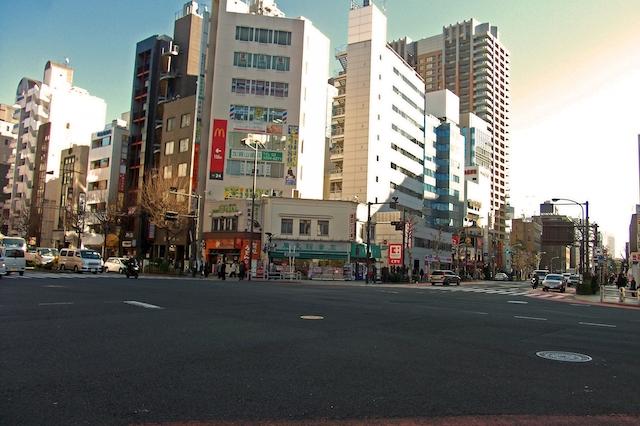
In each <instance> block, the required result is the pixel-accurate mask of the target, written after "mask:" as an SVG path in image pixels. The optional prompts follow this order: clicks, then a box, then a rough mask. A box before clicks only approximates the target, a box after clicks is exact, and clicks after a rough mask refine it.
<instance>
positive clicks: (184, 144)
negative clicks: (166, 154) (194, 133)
mask: <svg viewBox="0 0 640 426" xmlns="http://www.w3.org/2000/svg"><path fill="white" fill-rule="evenodd" d="M187 151H189V138H184V139H180V152H187Z"/></svg>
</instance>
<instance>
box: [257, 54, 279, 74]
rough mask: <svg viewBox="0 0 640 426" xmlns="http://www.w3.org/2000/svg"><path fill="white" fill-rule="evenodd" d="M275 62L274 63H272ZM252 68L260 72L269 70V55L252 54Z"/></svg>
mask: <svg viewBox="0 0 640 426" xmlns="http://www.w3.org/2000/svg"><path fill="white" fill-rule="evenodd" d="M274 62H275V61H274ZM253 67H254V68H257V69H260V70H268V69H270V68H271V55H265V54H263V53H254V54H253Z"/></svg>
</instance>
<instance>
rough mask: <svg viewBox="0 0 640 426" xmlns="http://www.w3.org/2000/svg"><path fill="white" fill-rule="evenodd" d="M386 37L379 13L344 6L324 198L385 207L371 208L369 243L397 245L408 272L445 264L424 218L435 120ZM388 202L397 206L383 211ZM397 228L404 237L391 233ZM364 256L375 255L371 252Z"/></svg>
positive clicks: (431, 195) (442, 238)
mask: <svg viewBox="0 0 640 426" xmlns="http://www.w3.org/2000/svg"><path fill="white" fill-rule="evenodd" d="M386 37H387V18H386V16H385V15H384V13H383V12H382V11H381V10H380V9H379V8H378V7H377V6H376V5H375V4H373V3H371V2H369V1H364V2H363V3H362V5H361V6H360V5H356V4H355V3H352V7H351V10H350V11H349V31H348V45H347V48H346V50H345V51H343V52H340V53H339V54H338V55H337V59H338V60H339V62H340V64H341V66H342V68H343V69H342V70H341V71H340V72H339V74H338V76H336V77H335V78H334V79H333V83H334V86H335V87H336V88H337V90H338V95H337V96H335V97H334V101H333V117H332V123H331V126H332V140H331V148H330V156H329V165H328V166H327V174H328V176H329V177H328V180H329V188H328V191H326V194H327V197H328V198H330V199H341V200H358V201H359V202H362V203H365V202H371V203H387V204H373V205H372V206H371V211H372V213H373V220H372V222H374V224H373V225H372V226H371V233H372V238H371V241H372V243H374V244H376V245H378V244H381V245H383V246H384V245H386V243H388V244H401V243H402V242H403V240H404V242H405V243H406V251H405V255H404V258H403V259H402V260H403V261H404V264H405V265H406V266H407V267H409V268H410V269H413V270H416V271H418V270H419V269H424V270H428V269H429V268H430V267H439V266H444V265H450V264H451V261H452V259H451V232H450V231H449V230H448V229H445V228H444V227H442V228H440V229H437V228H435V227H433V226H430V224H429V223H428V222H427V217H426V216H425V213H426V212H427V211H429V208H430V205H429V203H430V202H433V201H434V200H436V198H437V197H438V195H437V193H438V188H437V181H436V170H437V164H436V162H437V161H438V158H437V153H436V128H437V127H438V126H440V125H441V121H440V119H439V118H437V117H435V116H434V115H431V114H429V113H428V112H427V111H425V109H426V105H427V102H426V96H425V90H424V80H423V79H422V78H421V76H420V75H418V73H416V71H415V70H414V69H413V68H412V67H411V66H410V65H409V64H408V63H407V62H405V60H403V59H402V58H401V57H400V56H399V55H398V54H397V53H396V52H395V51H394V50H393V49H392V48H391V47H390V46H389V45H388V43H387V39H386ZM453 98H455V95H453V94H452V93H449V99H450V100H451V102H450V103H449V104H447V103H445V102H443V104H442V105H443V108H446V107H447V106H448V107H449V110H448V111H450V114H448V115H452V116H453V115H457V114H458V110H457V104H455V106H456V107H455V111H453V110H452V109H451V106H452V105H454V103H455V102H453ZM446 115H447V113H446V112H443V117H444V116H446ZM454 126H455V127H456V128H457V124H454ZM455 132H456V130H454V133H455ZM461 139H462V136H461V135H460V131H459V129H458V130H457V136H455V135H454V140H455V141H454V145H455V147H454V150H453V151H454V152H455V154H454V155H455V156H456V158H457V160H455V161H457V162H458V163H459V166H460V167H459V170H458V180H459V182H454V183H453V185H455V186H457V187H458V194H457V197H458V201H459V202H458V208H461V207H462V206H461V204H462V201H461V197H462V195H463V194H462V191H463V171H464V170H463V165H464V158H463V143H462V141H461ZM448 172H449V170H447V171H446V173H448ZM447 191H448V189H447ZM452 191H453V189H452ZM396 197H397V206H391V205H389V203H390V202H392V201H393V200H394V199H395V198H396ZM393 207H395V208H393ZM403 222H404V223H405V236H404V238H403V236H402V235H403V234H402V231H401V230H400V229H399V228H401V227H402V223H403ZM385 241H386V243H385ZM371 251H372V256H373V257H377V255H376V251H377V250H376V247H375V246H373V247H372V250H371ZM386 254H387V253H386V252H382V253H381V255H382V257H383V258H382V259H381V260H382V264H387V261H386V259H384V257H386Z"/></svg>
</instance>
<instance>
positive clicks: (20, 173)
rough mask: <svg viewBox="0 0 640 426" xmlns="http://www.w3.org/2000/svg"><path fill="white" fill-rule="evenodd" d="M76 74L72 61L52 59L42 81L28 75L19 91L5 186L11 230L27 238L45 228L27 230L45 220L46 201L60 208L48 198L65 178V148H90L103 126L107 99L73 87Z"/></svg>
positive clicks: (34, 235)
mask: <svg viewBox="0 0 640 426" xmlns="http://www.w3.org/2000/svg"><path fill="white" fill-rule="evenodd" d="M73 74H74V70H73V68H71V67H70V66H69V65H68V64H58V63H54V62H51V61H49V62H47V64H46V65H45V69H44V78H43V80H42V81H36V80H32V79H28V78H23V79H22V80H21V81H20V83H19V84H18V88H17V91H16V105H15V106H16V111H15V113H14V117H15V118H16V119H17V120H18V124H17V125H15V126H14V132H15V134H16V135H17V146H16V152H15V167H14V170H13V176H12V177H11V179H10V182H9V185H8V188H7V189H6V190H5V191H6V192H7V193H10V200H9V201H8V203H9V210H10V212H11V215H10V221H9V232H10V233H13V234H26V233H27V232H29V233H31V235H23V236H26V237H28V238H35V239H36V242H37V243H38V244H39V243H40V240H41V239H42V236H41V235H40V228H39V227H38V226H35V227H33V226H32V227H31V228H30V229H29V230H27V229H26V227H25V226H23V225H24V223H25V221H26V222H29V223H31V224H39V223H42V221H41V220H39V219H38V218H42V217H43V214H44V212H43V208H44V206H45V205H47V208H55V207H53V206H50V205H49V204H52V203H53V204H55V202H56V200H55V199H53V200H50V199H48V198H46V197H45V188H46V185H47V182H49V181H51V180H55V179H58V178H59V177H60V152H61V151H62V150H63V149H66V148H69V147H70V146H73V145H84V146H88V145H89V144H90V141H91V134H92V133H93V132H95V131H97V130H99V129H101V128H102V126H103V125H104V120H105V114H106V103H105V101H104V100H103V99H100V98H97V97H95V96H92V95H91V94H89V92H87V91H86V90H84V89H81V88H79V87H75V86H73ZM47 192H48V191H47ZM46 238H47V239H50V235H49V236H47V237H46Z"/></svg>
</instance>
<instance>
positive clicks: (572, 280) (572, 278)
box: [567, 274, 582, 287]
mask: <svg viewBox="0 0 640 426" xmlns="http://www.w3.org/2000/svg"><path fill="white" fill-rule="evenodd" d="M581 282H582V279H581V278H580V275H578V274H571V275H569V279H568V280H567V284H569V287H571V286H577V285H579V284H580V283H581Z"/></svg>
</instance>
